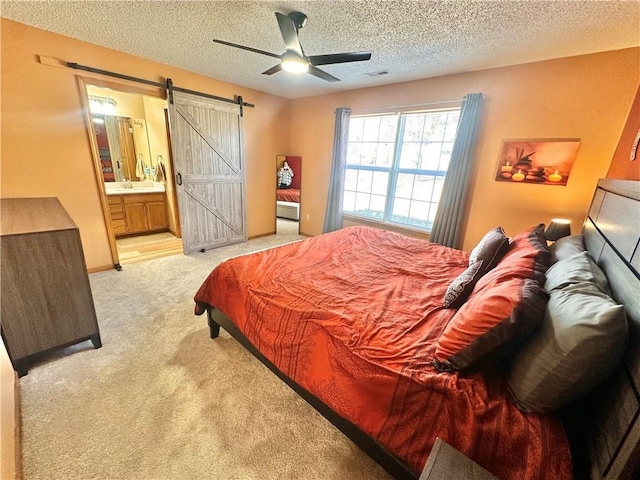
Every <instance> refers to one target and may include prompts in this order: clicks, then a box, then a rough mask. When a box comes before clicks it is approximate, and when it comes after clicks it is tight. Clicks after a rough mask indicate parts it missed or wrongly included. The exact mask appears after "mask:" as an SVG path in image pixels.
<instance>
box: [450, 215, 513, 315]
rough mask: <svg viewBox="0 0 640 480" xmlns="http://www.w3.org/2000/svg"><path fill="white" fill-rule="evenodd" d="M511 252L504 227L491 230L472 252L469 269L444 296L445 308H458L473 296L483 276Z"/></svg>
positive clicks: (452, 283) (453, 283)
mask: <svg viewBox="0 0 640 480" xmlns="http://www.w3.org/2000/svg"><path fill="white" fill-rule="evenodd" d="M508 251H509V237H507V236H506V235H505V233H504V230H503V229H502V227H495V228H493V229H491V230H489V231H488V232H487V233H486V234H485V235H484V237H482V239H481V240H480V241H479V242H478V244H477V245H476V246H475V247H474V249H473V250H472V251H471V255H470V256H469V268H467V269H466V270H465V271H464V272H462V273H461V274H460V275H459V276H458V277H456V279H455V280H454V281H453V282H451V285H449V288H448V289H447V292H446V294H445V296H444V302H443V304H442V306H443V307H444V308H458V307H460V306H461V305H462V304H463V303H464V302H465V301H466V300H467V298H468V297H469V295H471V292H472V291H473V287H475V285H476V283H477V282H478V280H480V278H482V276H483V275H485V274H486V273H487V272H488V271H489V270H491V269H492V268H494V267H495V266H496V265H497V264H498V262H499V261H500V259H501V258H502V257H504V255H505V254H506V253H507V252H508Z"/></svg>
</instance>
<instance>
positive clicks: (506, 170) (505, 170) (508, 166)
mask: <svg viewBox="0 0 640 480" xmlns="http://www.w3.org/2000/svg"><path fill="white" fill-rule="evenodd" d="M511 170H513V167H512V166H511V164H510V163H509V162H507V163H506V164H504V165H503V166H502V168H500V172H502V173H510V172H511Z"/></svg>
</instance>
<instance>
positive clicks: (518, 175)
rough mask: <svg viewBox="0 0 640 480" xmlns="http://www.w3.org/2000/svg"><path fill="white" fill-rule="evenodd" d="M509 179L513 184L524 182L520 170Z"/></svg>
mask: <svg viewBox="0 0 640 480" xmlns="http://www.w3.org/2000/svg"><path fill="white" fill-rule="evenodd" d="M511 179H512V180H513V181H514V182H521V181H522V180H524V174H523V173H522V170H518V173H514V174H513V176H512V177H511Z"/></svg>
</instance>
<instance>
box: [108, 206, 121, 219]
mask: <svg viewBox="0 0 640 480" xmlns="http://www.w3.org/2000/svg"><path fill="white" fill-rule="evenodd" d="M109 213H110V214H111V218H114V219H115V218H124V207H123V206H122V204H121V203H119V204H118V205H109Z"/></svg>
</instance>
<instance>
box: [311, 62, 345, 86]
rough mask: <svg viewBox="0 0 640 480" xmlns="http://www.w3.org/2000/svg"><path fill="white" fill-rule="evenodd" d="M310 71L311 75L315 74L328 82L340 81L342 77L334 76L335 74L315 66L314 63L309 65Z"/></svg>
mask: <svg viewBox="0 0 640 480" xmlns="http://www.w3.org/2000/svg"><path fill="white" fill-rule="evenodd" d="M309 73H310V74H311V75H314V76H316V77H318V78H321V79H322V80H326V81H327V82H339V81H340V79H339V78H336V77H334V76H333V75H331V74H329V73H327V72H325V71H324V70H320V69H319V68H317V67H314V66H313V65H309Z"/></svg>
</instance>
